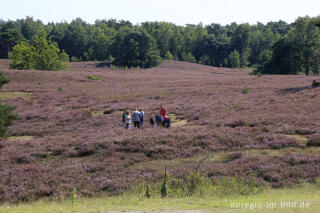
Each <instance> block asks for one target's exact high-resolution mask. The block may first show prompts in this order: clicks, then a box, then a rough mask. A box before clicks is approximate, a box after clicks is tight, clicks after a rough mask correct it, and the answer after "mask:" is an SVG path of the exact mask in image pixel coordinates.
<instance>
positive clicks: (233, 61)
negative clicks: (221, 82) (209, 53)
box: [228, 50, 240, 68]
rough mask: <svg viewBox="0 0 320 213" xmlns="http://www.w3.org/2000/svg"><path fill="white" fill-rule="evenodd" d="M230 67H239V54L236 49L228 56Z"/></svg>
mask: <svg viewBox="0 0 320 213" xmlns="http://www.w3.org/2000/svg"><path fill="white" fill-rule="evenodd" d="M228 59H229V63H230V67H232V68H240V54H239V52H238V51H237V50H234V51H233V52H232V53H230V55H229V57H228Z"/></svg>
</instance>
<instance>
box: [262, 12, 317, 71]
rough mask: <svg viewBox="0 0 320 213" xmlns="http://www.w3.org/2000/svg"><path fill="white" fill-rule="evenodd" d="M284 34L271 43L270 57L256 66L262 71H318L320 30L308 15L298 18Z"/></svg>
mask: <svg viewBox="0 0 320 213" xmlns="http://www.w3.org/2000/svg"><path fill="white" fill-rule="evenodd" d="M294 25H295V28H293V29H291V30H290V31H289V32H288V33H287V34H286V36H284V37H283V38H282V39H280V40H279V41H278V42H276V43H275V44H274V45H273V48H272V50H273V51H272V59H271V60H270V61H269V62H268V63H266V64H265V65H264V66H261V67H260V68H258V71H259V72H262V73H276V74H297V73H299V72H304V73H305V74H306V75H309V74H310V73H313V74H319V72H320V37H319V33H320V30H319V29H318V28H317V27H316V26H315V25H314V24H313V19H311V18H309V17H304V18H298V19H297V20H296V22H295V23H294Z"/></svg>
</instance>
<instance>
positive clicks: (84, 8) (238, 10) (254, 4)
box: [0, 0, 320, 25]
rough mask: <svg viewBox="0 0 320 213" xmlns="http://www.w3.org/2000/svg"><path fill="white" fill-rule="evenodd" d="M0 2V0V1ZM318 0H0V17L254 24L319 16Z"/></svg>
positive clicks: (48, 19) (178, 23)
mask: <svg viewBox="0 0 320 213" xmlns="http://www.w3.org/2000/svg"><path fill="white" fill-rule="evenodd" d="M1 1H2V2H1ZM319 8H320V1H319V0H303V1H302V0H51V1H46V0H0V19H2V20H16V19H22V18H25V17H26V16H32V17H34V19H39V20H41V21H43V22H44V23H48V22H61V21H67V22H70V21H72V20H73V19H75V18H77V17H80V18H82V19H83V20H84V21H86V22H89V23H94V21H95V20H97V19H111V18H113V19H117V20H129V21H130V22H132V23H134V24H137V23H141V22H145V21H167V22H171V23H175V24H177V25H185V24H199V23H202V24H204V25H207V24H211V23H219V24H221V25H226V24H230V23H232V22H237V23H238V24H240V23H250V24H256V23H257V22H262V23H264V24H265V23H267V22H269V21H279V20H283V21H286V22H288V23H292V22H294V21H295V19H296V18H298V17H299V16H306V15H308V16H311V17H314V16H318V15H320V10H319Z"/></svg>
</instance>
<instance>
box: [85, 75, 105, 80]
mask: <svg viewBox="0 0 320 213" xmlns="http://www.w3.org/2000/svg"><path fill="white" fill-rule="evenodd" d="M87 78H88V79H90V80H100V79H102V77H101V76H96V75H87Z"/></svg>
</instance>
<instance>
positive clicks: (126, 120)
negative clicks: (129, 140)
mask: <svg viewBox="0 0 320 213" xmlns="http://www.w3.org/2000/svg"><path fill="white" fill-rule="evenodd" d="M125 122H126V129H131V116H130V112H129V111H126V116H125Z"/></svg>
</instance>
